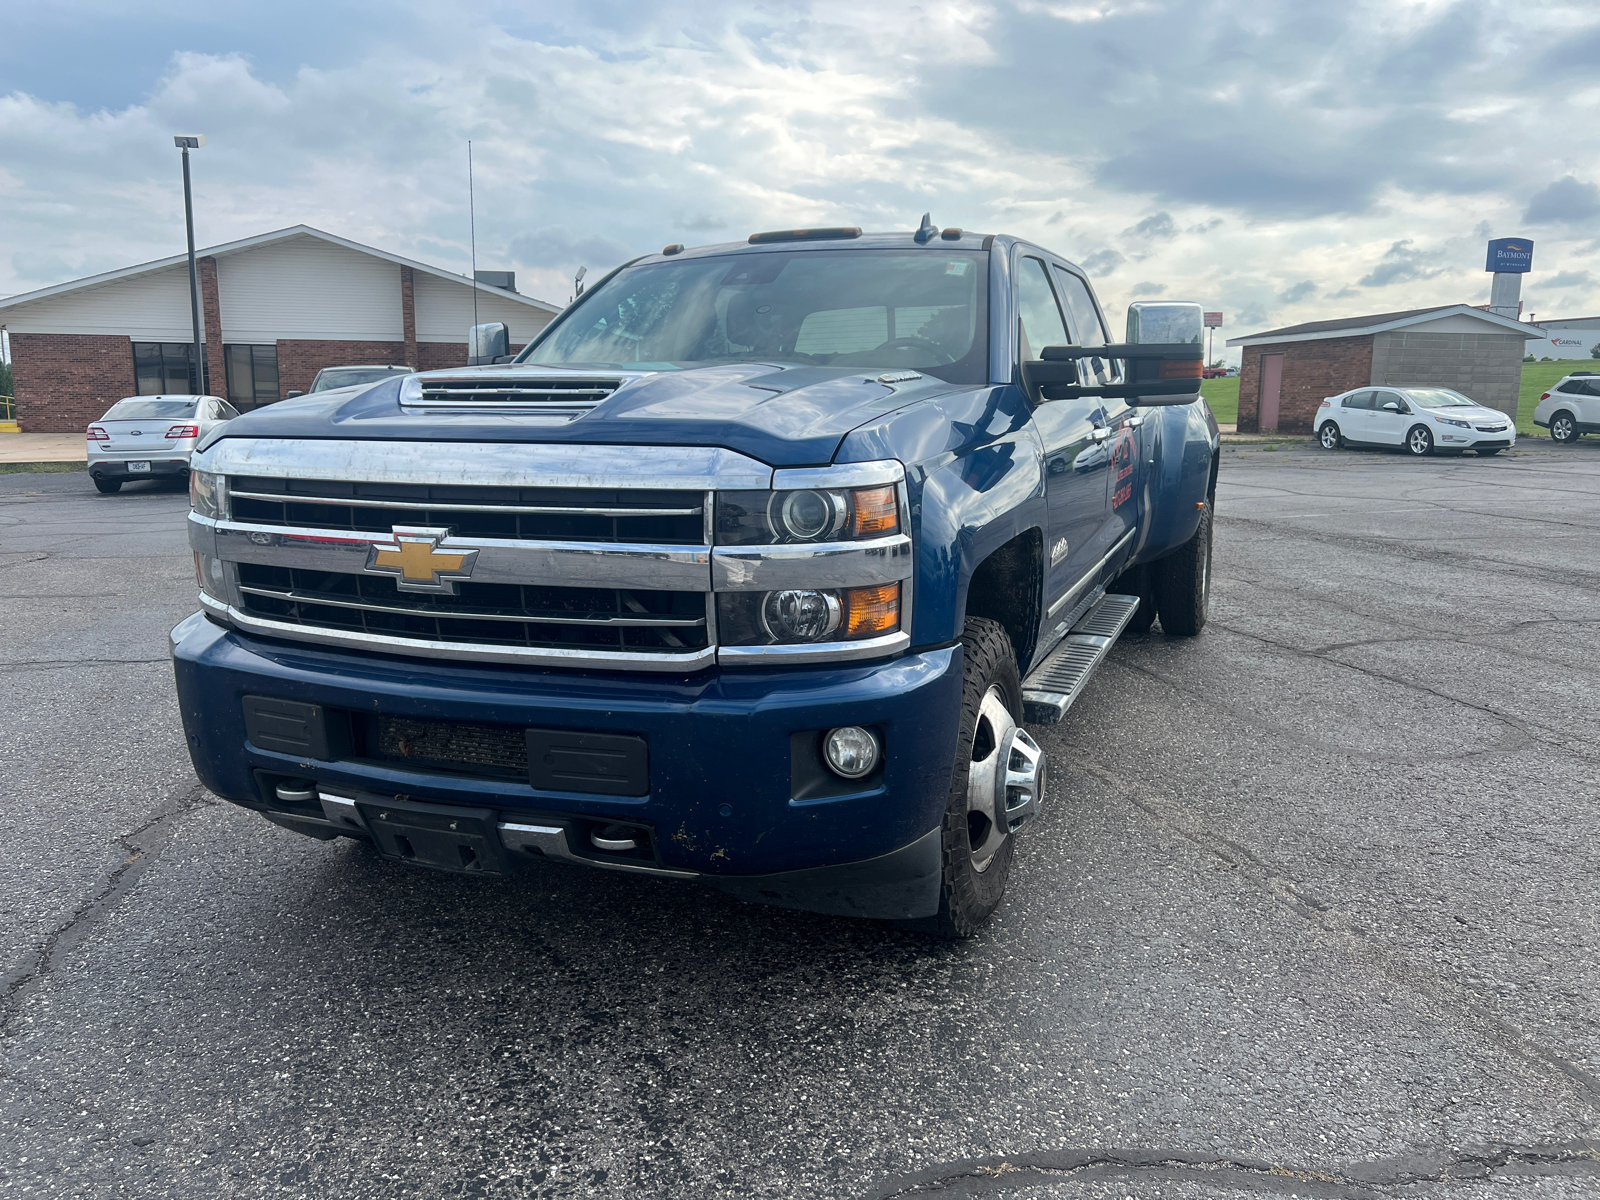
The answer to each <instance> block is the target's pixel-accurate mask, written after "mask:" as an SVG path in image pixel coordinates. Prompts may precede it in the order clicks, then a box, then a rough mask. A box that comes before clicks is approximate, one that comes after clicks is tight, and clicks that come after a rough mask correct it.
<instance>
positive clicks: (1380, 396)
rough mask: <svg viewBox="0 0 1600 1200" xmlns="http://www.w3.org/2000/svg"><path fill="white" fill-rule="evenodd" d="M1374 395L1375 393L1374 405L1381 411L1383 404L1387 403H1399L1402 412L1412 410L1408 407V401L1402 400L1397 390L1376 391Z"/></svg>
mask: <svg viewBox="0 0 1600 1200" xmlns="http://www.w3.org/2000/svg"><path fill="white" fill-rule="evenodd" d="M1372 395H1373V399H1372V407H1373V408H1376V409H1379V410H1380V411H1381V410H1382V409H1383V406H1384V405H1385V404H1396V405H1399V407H1400V411H1401V412H1410V411H1411V410H1410V409H1409V408H1407V407H1406V402H1405V401H1404V400H1402V399H1401V398H1400V396H1399V395H1398V394H1397V393H1395V392H1374V393H1373V394H1372Z"/></svg>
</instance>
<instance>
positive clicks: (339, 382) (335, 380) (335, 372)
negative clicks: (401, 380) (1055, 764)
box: [311, 367, 411, 392]
mask: <svg viewBox="0 0 1600 1200" xmlns="http://www.w3.org/2000/svg"><path fill="white" fill-rule="evenodd" d="M409 374H411V372H410V370H408V369H407V368H405V367H324V368H323V369H322V370H321V371H319V372H317V381H316V382H315V383H313V384H312V385H311V390H312V391H313V392H326V391H328V390H329V389H331V388H342V387H355V386H356V385H357V384H362V383H377V382H378V380H380V379H388V378H389V377H390V376H391V375H409Z"/></svg>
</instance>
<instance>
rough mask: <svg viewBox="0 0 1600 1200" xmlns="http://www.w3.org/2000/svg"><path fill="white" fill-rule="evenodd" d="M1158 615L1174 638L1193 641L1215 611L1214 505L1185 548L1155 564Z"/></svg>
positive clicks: (1206, 509) (1207, 506) (1208, 507)
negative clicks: (1212, 577)
mask: <svg viewBox="0 0 1600 1200" xmlns="http://www.w3.org/2000/svg"><path fill="white" fill-rule="evenodd" d="M1151 571H1152V573H1153V574H1154V576H1155V592H1156V611H1157V612H1158V613H1160V614H1161V628H1162V629H1163V630H1164V631H1166V632H1167V633H1169V634H1171V635H1172V636H1174V637H1193V636H1194V635H1195V634H1197V633H1199V632H1200V631H1201V630H1202V629H1204V628H1205V627H1206V616H1207V614H1208V613H1209V611H1210V609H1211V501H1210V500H1207V501H1206V503H1205V507H1204V508H1203V509H1202V510H1201V512H1200V525H1199V528H1197V529H1196V530H1195V531H1194V536H1193V537H1191V538H1190V539H1189V540H1188V541H1187V542H1185V543H1184V544H1183V545H1181V546H1179V547H1178V548H1177V549H1176V550H1174V551H1173V552H1172V553H1171V554H1169V555H1167V556H1166V557H1165V558H1162V559H1157V560H1156V562H1154V563H1153V564H1151Z"/></svg>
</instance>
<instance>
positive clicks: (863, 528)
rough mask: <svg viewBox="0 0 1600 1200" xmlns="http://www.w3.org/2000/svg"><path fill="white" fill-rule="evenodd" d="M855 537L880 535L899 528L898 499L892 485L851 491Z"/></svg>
mask: <svg viewBox="0 0 1600 1200" xmlns="http://www.w3.org/2000/svg"><path fill="white" fill-rule="evenodd" d="M850 498H851V500H852V501H853V502H854V503H853V507H854V508H855V520H854V522H853V523H852V526H851V532H853V533H854V534H855V536H856V537H881V536H883V535H885V534H890V533H898V532H899V530H900V500H899V497H898V496H896V495H895V490H894V488H892V487H878V488H862V489H860V490H859V491H855V492H851V493H850Z"/></svg>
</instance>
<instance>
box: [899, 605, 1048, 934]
mask: <svg viewBox="0 0 1600 1200" xmlns="http://www.w3.org/2000/svg"><path fill="white" fill-rule="evenodd" d="M961 653H962V663H963V666H962V687H961V727H960V732H959V733H958V735H957V742H956V762H955V768H954V770H952V771H951V773H950V796H949V799H948V800H947V801H946V803H945V812H944V824H943V826H942V830H943V834H942V838H941V842H942V854H943V860H944V876H943V879H942V880H941V881H940V886H939V914H938V916H936V917H931V918H929V919H928V922H927V923H926V924H925V925H924V928H928V929H929V931H930V932H933V933H937V934H939V935H940V936H941V937H947V938H968V937H971V936H972V935H973V934H975V933H977V932H978V930H979V928H980V927H982V925H983V923H984V922H985V921H987V920H988V919H989V918H990V917H991V916H992V915H993V914H994V910H995V909H997V908H999V907H1000V900H1001V898H1002V897H1003V896H1004V895H1005V890H1006V881H1007V880H1008V879H1010V877H1011V858H1012V854H1013V853H1014V850H1015V838H1013V837H1012V835H1011V830H1010V828H1009V827H1008V823H1007V821H1006V820H1005V814H1004V813H1003V812H997V811H996V808H995V799H994V797H995V790H996V789H995V786H994V777H995V771H996V770H997V769H999V768H1001V767H1003V766H1004V764H1002V763H1000V762H999V761H998V760H999V759H1000V756H1001V754H1002V752H1003V751H1004V749H1005V747H1006V744H1007V739H1008V737H1009V736H1010V735H1011V734H1012V731H1013V730H1016V731H1017V732H1021V730H1020V724H1021V716H1022V677H1021V675H1020V674H1019V673H1018V671H1017V657H1016V652H1015V651H1014V650H1013V649H1012V647H1011V639H1010V638H1009V637H1008V636H1007V635H1006V631H1005V627H1004V626H1002V625H1001V624H1000V623H999V622H998V621H991V620H988V619H987V618H985V617H968V618H967V623H966V629H965V631H964V632H963V633H962V635H961ZM1022 736H1023V737H1024V738H1026V737H1027V734H1026V733H1023V734H1022ZM1039 783H1040V787H1041V790H1042V785H1043V775H1042V773H1041V775H1040V779H1039ZM980 793H982V794H980Z"/></svg>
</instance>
